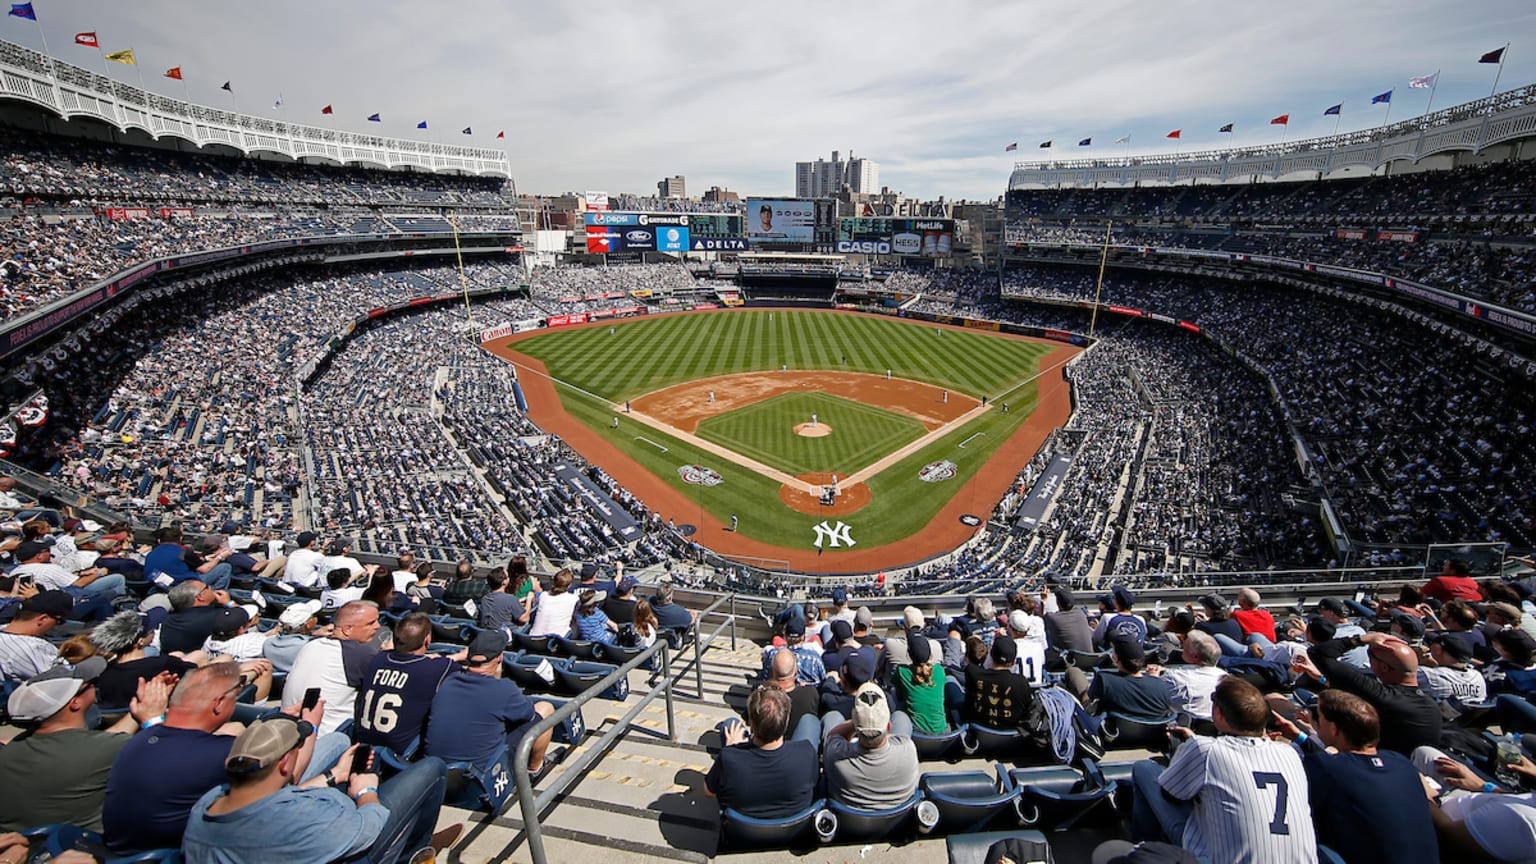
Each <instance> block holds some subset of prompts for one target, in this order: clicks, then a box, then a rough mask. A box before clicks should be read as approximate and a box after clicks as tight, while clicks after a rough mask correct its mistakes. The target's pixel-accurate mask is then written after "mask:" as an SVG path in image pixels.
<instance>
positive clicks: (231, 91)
mask: <svg viewBox="0 0 1536 864" xmlns="http://www.w3.org/2000/svg"><path fill="white" fill-rule="evenodd" d="M219 89H220V90H228V91H229V92H230V94H231V95H233V94H234V92H235V88H233V87H231V86H229V82H228V81H225V82H224V84H223V86H221V87H219Z"/></svg>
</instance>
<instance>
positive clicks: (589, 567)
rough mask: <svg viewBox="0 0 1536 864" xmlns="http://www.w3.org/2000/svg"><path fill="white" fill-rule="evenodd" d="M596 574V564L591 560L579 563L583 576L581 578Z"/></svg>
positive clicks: (588, 577)
mask: <svg viewBox="0 0 1536 864" xmlns="http://www.w3.org/2000/svg"><path fill="white" fill-rule="evenodd" d="M596 575H597V565H596V564H593V563H592V562H591V561H588V562H587V563H585V564H583V565H581V578H583V579H591V578H592V577H593V576H596Z"/></svg>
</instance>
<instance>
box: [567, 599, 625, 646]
mask: <svg viewBox="0 0 1536 864" xmlns="http://www.w3.org/2000/svg"><path fill="white" fill-rule="evenodd" d="M578 597H579V598H580V601H579V602H578V603H577V604H576V636H577V638H579V639H585V640H587V641H590V642H601V643H602V644H604V645H613V644H615V642H617V641H618V637H619V625H617V624H615V623H613V622H612V621H610V620H609V619H608V616H607V615H605V614H604V613H603V609H602V606H601V605H600V601H601V600H602V599H603V595H602V594H601V593H599V592H597V591H594V590H592V589H591V588H588V589H585V590H583V591H582V592H581V594H579V595H578Z"/></svg>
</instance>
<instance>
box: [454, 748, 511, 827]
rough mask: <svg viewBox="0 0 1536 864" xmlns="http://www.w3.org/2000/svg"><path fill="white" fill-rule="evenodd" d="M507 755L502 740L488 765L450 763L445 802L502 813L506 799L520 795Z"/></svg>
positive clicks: (466, 808) (470, 808)
mask: <svg viewBox="0 0 1536 864" xmlns="http://www.w3.org/2000/svg"><path fill="white" fill-rule="evenodd" d="M508 756H509V754H508V753H507V745H506V744H505V743H503V744H502V745H501V747H500V748H498V749H497V750H496V755H495V756H494V757H493V758H492V760H491V761H490V762H489V763H488V764H489V767H487V768H480V767H478V766H476V765H475V764H473V763H471V762H449V763H448V788H447V791H445V792H444V793H443V804H445V805H447V806H449V807H462V808H464V809H465V810H485V811H487V812H489V813H500V812H501V809H502V808H503V807H505V806H506V804H507V800H508V799H510V798H511V797H512V796H513V795H515V794H517V784H516V783H514V782H513V781H512V772H511V770H510V769H509V768H508V766H507V759H508Z"/></svg>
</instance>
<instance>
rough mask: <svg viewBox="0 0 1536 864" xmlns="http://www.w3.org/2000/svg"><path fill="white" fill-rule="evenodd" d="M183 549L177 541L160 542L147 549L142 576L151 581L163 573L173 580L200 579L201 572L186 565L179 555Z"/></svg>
mask: <svg viewBox="0 0 1536 864" xmlns="http://www.w3.org/2000/svg"><path fill="white" fill-rule="evenodd" d="M185 551H186V550H185V549H183V548H182V546H181V544H179V543H161V544H160V545H159V546H156V547H155V548H153V549H151V550H149V554H148V555H145V556H144V577H145V578H146V579H149V580H151V581H153V580H154V578H155V577H156V576H159V575H160V574H161V573H164V574H165V575H167V576H169V577H171V580H172V581H174V582H185V581H187V580H188V579H201V578H202V575H203V574H201V573H199V572H197V571H196V570H193V569H192V568H191V567H188V566H187V562H186V561H185V560H184V559H183V558H182V557H181V553H183V552H185Z"/></svg>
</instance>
